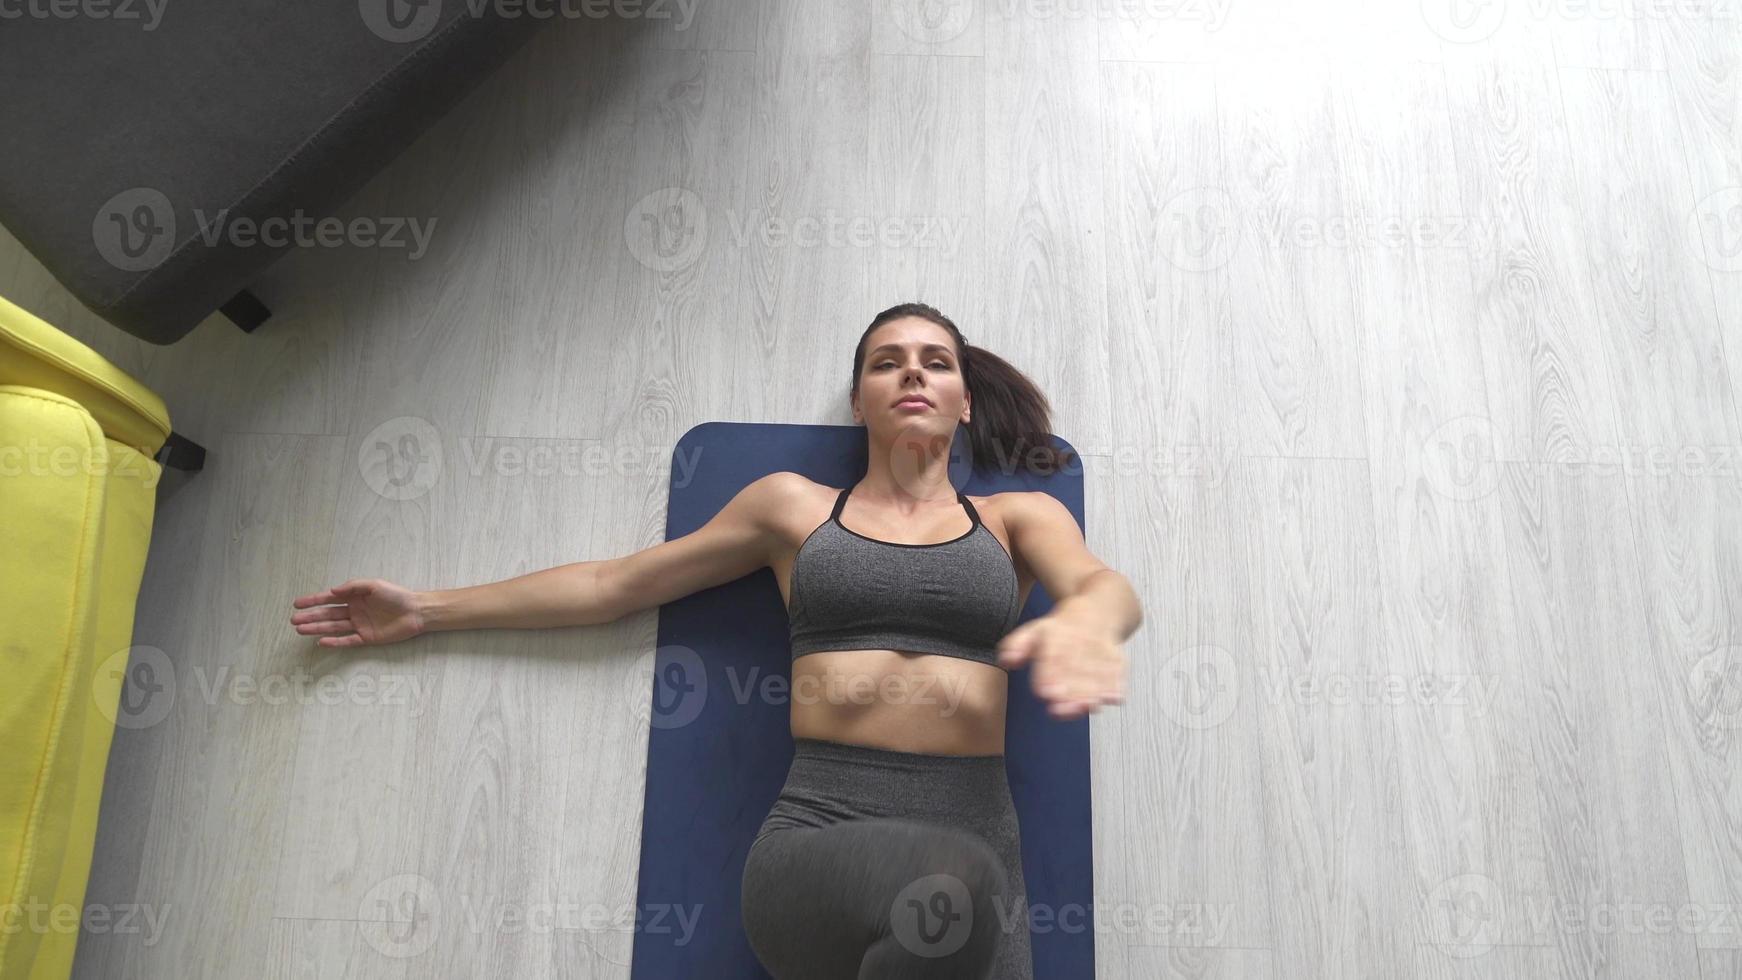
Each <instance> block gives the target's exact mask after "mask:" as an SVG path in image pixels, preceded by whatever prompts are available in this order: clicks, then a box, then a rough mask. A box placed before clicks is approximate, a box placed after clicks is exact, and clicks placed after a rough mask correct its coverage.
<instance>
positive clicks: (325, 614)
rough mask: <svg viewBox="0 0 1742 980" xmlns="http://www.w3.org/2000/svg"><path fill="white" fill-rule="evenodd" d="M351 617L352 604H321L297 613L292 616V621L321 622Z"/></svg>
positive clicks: (299, 622)
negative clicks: (315, 607)
mask: <svg viewBox="0 0 1742 980" xmlns="http://www.w3.org/2000/svg"><path fill="white" fill-rule="evenodd" d="M350 618H351V607H350V606H321V607H320V608H319V609H310V610H308V611H306V612H299V613H296V614H295V615H293V616H291V617H290V621H291V622H293V623H296V624H299V625H300V624H302V623H321V622H325V621H327V620H329V619H350Z"/></svg>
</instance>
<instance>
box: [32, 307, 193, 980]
mask: <svg viewBox="0 0 1742 980" xmlns="http://www.w3.org/2000/svg"><path fill="white" fill-rule="evenodd" d="M45 330H46V331H48V332H49V334H45V333H44V332H43V331H45ZM50 334H52V336H51V335H50ZM21 338H22V341H21ZM37 357H44V358H47V359H46V360H42V361H40V362H38V363H35V364H31V365H22V366H21V365H20V364H18V363H16V362H17V360H18V359H19V358H24V359H27V360H28V359H33V358H37ZM0 376H4V377H5V378H11V379H31V380H32V381H34V382H36V384H24V383H0V515H4V520H0V678H4V681H3V682H0V745H3V746H4V747H5V751H3V752H0V980H51V978H52V980H64V978H66V977H68V976H69V975H70V974H71V972H72V963H73V953H74V950H75V949H76V947H77V945H78V929H79V927H80V926H81V925H82V923H83V922H84V921H85V910H84V901H85V885H86V881H87V879H88V878H89V876H90V868H91V848H92V845H93V843H94V842H95V840H96V832H97V815H98V810H99V805H100V803H101V801H102V792H103V774H104V770H105V769H106V768H107V765H108V757H109V746H110V743H111V741H112V739H113V737H114V731H115V718H116V711H117V701H118V695H119V692H120V690H121V683H120V680H121V679H120V676H119V670H118V669H117V667H118V666H119V665H123V664H125V662H126V657H125V651H126V650H127V649H128V647H129V646H130V645H131V643H132V633H133V613H134V606H135V602H136V600H137V597H138V591H139V582H140V577H141V575H142V574H143V572H144V568H145V556H146V552H147V550H148V547H149V544H150V538H151V525H152V518H153V507H154V504H155V488H156V485H157V482H158V478H159V476H160V474H161V469H160V467H159V465H158V464H157V463H156V462H155V461H153V460H152V459H150V458H149V457H150V455H151V454H153V453H155V452H156V451H157V449H158V447H159V446H160V445H161V444H162V442H163V438H164V435H165V434H167V432H168V430H169V425H168V417H167V413H165V412H164V411H163V402H162V401H161V399H159V398H158V397H157V396H156V395H155V394H153V393H152V392H150V391H149V390H148V389H146V388H144V387H143V386H141V385H140V384H139V383H138V382H136V381H134V380H133V379H132V378H130V377H128V376H127V375H126V374H125V373H124V372H121V371H120V370H119V369H118V368H115V367H114V365H112V364H110V363H109V362H108V361H106V360H104V359H103V358H101V357H100V356H98V355H97V354H96V353H95V352H93V351H91V350H90V349H89V348H86V347H84V345H82V344H79V343H78V342H77V341H73V340H72V339H71V338H68V337H66V336H65V335H63V334H59V332H58V331H54V330H53V328H51V327H48V326H47V325H46V324H44V323H43V322H42V321H40V320H37V319H36V318H34V317H31V316H29V315H28V314H23V312H22V311H20V310H18V308H17V307H15V306H12V305H11V304H9V303H5V302H4V301H3V300H0ZM38 385H40V386H38ZM82 398H90V399H92V401H93V402H94V403H96V405H97V407H98V410H99V411H100V412H101V413H103V414H101V415H99V414H98V413H97V412H93V411H92V410H91V409H90V406H89V405H87V404H85V403H84V402H82V401H81V400H80V399H82ZM135 406H136V407H137V408H138V409H140V411H133V408H134V407H135ZM117 653H121V654H122V656H121V657H120V658H115V657H114V655H115V654H117ZM69 917H70V918H69ZM111 921H112V920H111Z"/></svg>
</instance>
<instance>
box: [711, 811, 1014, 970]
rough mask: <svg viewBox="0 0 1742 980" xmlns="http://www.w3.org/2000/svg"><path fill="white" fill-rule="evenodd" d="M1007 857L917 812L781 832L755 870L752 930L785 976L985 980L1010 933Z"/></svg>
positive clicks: (749, 911)
mask: <svg viewBox="0 0 1742 980" xmlns="http://www.w3.org/2000/svg"><path fill="white" fill-rule="evenodd" d="M1005 879H1006V875H1005V872H1004V868H1003V866H1002V865H1001V864H1000V863H999V861H998V857H997V855H996V854H995V853H994V852H993V851H992V849H991V848H990V847H989V846H987V844H986V842H985V841H983V840H981V839H980V838H978V837H976V836H974V835H973V834H969V833H965V832H962V831H958V830H954V829H951V828H949V827H943V826H938V825H935V824H926V823H919V822H916V821H911V820H895V819H863V820H848V821H845V822H842V823H838V824H833V825H831V826H828V827H803V828H788V829H782V830H778V831H775V832H773V833H771V834H769V835H768V836H767V837H766V838H764V839H763V840H762V841H761V842H760V843H758V844H757V845H756V846H755V848H753V849H752V851H751V854H750V858H749V860H748V861H747V862H746V863H745V866H744V881H743V892H742V908H743V916H744V928H745V932H746V934H747V935H748V937H749V939H750V945H751V948H752V949H753V950H754V951H755V953H756V956H757V958H758V959H760V960H761V961H762V965H763V966H764V967H766V968H767V969H768V971H769V973H771V974H773V976H774V977H775V980H922V978H944V977H950V978H968V980H980V978H984V977H986V976H987V974H988V972H989V970H990V969H991V964H992V960H993V956H994V954H995V953H996V951H997V949H998V942H999V938H1000V933H999V928H998V923H999V919H998V914H997V910H996V907H995V905H994V899H995V897H996V896H998V895H1001V894H1003V893H1004V891H1005V887H1006V880H1005Z"/></svg>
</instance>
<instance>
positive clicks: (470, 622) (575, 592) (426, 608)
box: [418, 561, 618, 631]
mask: <svg viewBox="0 0 1742 980" xmlns="http://www.w3.org/2000/svg"><path fill="white" fill-rule="evenodd" d="M604 565H605V562H603V561H579V562H574V563H572V564H568V565H558V566H556V567H555V568H546V569H543V570H542V571H537V572H531V573H529V574H526V575H522V576H520V577H519V578H511V579H506V580H504V581H501V582H492V583H490V584H488V585H474V586H471V587H469V588H463V589H440V590H436V591H430V592H420V593H418V596H419V600H420V603H419V604H420V606H421V607H422V612H423V620H424V629H425V630H429V631H434V630H470V629H546V628H550V627H557V626H593V625H596V624H599V623H609V622H611V621H612V620H614V619H616V618H617V616H618V612H617V610H616V609H615V608H613V603H612V601H611V597H610V596H609V595H608V594H607V593H606V589H605V588H604V587H603V576H602V575H601V574H600V571H601V569H602V567H603V566H604Z"/></svg>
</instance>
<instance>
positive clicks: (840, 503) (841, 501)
mask: <svg viewBox="0 0 1742 980" xmlns="http://www.w3.org/2000/svg"><path fill="white" fill-rule="evenodd" d="M852 492H853V488H852V487H847V488H845V489H843V490H842V491H841V493H840V495H839V496H837V497H836V498H835V510H834V512H833V513H831V514H830V515H829V520H831V521H835V522H839V521H840V520H841V508H843V507H845V506H847V494H849V493H852Z"/></svg>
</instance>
